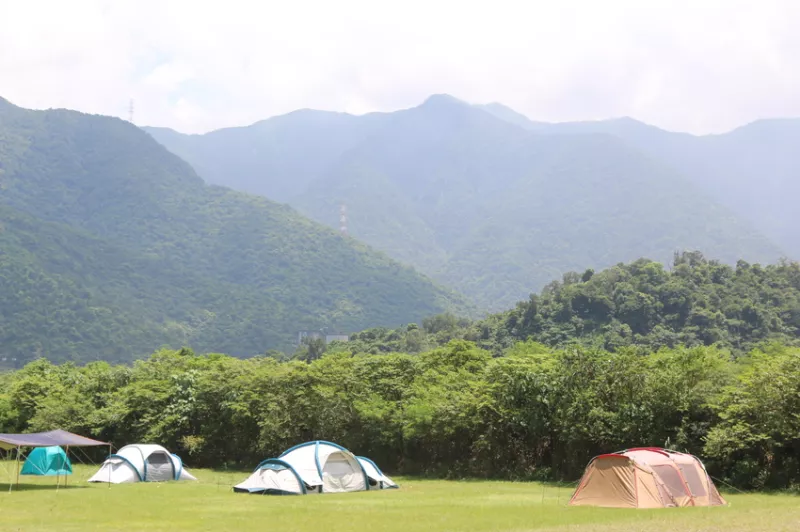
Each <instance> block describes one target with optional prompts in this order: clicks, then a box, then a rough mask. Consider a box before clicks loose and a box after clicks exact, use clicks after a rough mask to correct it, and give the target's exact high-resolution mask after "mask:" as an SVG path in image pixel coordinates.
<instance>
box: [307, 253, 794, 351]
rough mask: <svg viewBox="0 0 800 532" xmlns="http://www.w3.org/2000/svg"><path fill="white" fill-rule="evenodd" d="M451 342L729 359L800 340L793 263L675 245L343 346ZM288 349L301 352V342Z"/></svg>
mask: <svg viewBox="0 0 800 532" xmlns="http://www.w3.org/2000/svg"><path fill="white" fill-rule="evenodd" d="M453 339H463V340H468V341H471V342H474V343H476V344H477V345H478V346H480V347H482V348H483V349H486V350H488V351H490V352H491V353H493V354H494V355H495V356H498V355H500V354H502V353H503V352H504V351H505V350H506V349H508V348H509V347H511V346H512V345H513V344H514V343H516V342H519V341H525V340H529V339H534V340H536V341H538V342H540V343H542V344H545V345H548V346H551V347H556V348H565V347H568V346H573V345H581V346H584V347H589V348H593V349H602V350H606V351H616V350H619V349H623V348H629V347H644V348H647V349H649V350H651V351H657V350H659V349H661V348H664V347H666V348H675V347H678V346H689V347H694V346H702V345H706V346H710V345H717V346H720V347H723V348H725V349H728V350H730V351H731V352H732V353H733V354H734V355H736V356H740V355H743V354H745V353H748V352H749V351H751V350H752V349H754V348H757V347H758V346H759V345H761V344H763V343H764V342H780V343H782V344H785V345H800V342H799V340H800V264H798V263H797V262H789V261H781V262H779V263H777V264H771V265H767V266H762V265H759V264H749V263H747V262H745V261H739V262H738V263H737V264H736V265H735V266H730V265H727V264H722V263H720V262H718V261H715V260H708V259H706V258H705V257H704V256H703V255H702V254H701V253H699V252H684V253H678V254H676V255H675V257H674V260H673V263H672V264H671V266H670V267H669V268H667V267H665V266H664V265H663V264H661V263H659V262H654V261H651V260H648V259H639V260H637V261H634V262H631V263H629V264H618V265H616V266H613V267H611V268H608V269H606V270H603V271H601V272H597V273H595V272H594V271H593V270H591V269H589V270H586V271H584V272H583V273H578V272H568V273H566V274H564V275H563V278H562V279H561V280H558V281H553V282H551V283H550V284H548V285H547V286H546V287H545V288H544V289H543V290H542V292H541V293H539V294H533V295H531V296H530V298H529V299H528V300H526V301H522V302H520V303H518V304H517V305H516V306H515V307H514V308H512V309H510V310H508V311H506V312H501V313H498V314H493V315H491V316H488V317H486V318H485V319H482V320H478V321H470V320H466V319H461V318H458V317H456V316H454V315H448V314H442V315H438V316H432V317H429V318H427V319H425V320H423V321H422V323H421V324H420V325H417V324H410V325H408V326H406V327H402V328H398V329H386V328H373V329H368V330H365V331H362V332H359V333H356V334H354V335H352V337H351V342H350V343H349V344H348V346H347V347H342V348H345V349H349V350H354V351H355V352H368V353H385V352H392V351H402V352H410V353H419V352H422V351H425V350H428V349H432V348H434V347H437V346H441V345H444V344H446V343H447V342H449V341H451V340H453ZM333 348H334V349H336V348H338V347H337V346H333ZM312 351H313V350H312ZM316 352H317V353H318V352H319V350H317V351H316ZM312 354H313V353H312ZM295 355H296V356H300V357H301V358H302V357H306V356H307V353H305V350H304V347H303V346H301V349H299V350H298V352H297V353H295Z"/></svg>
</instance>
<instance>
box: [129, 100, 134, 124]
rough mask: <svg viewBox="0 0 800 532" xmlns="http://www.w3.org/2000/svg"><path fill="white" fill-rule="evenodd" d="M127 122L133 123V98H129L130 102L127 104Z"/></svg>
mask: <svg viewBox="0 0 800 532" xmlns="http://www.w3.org/2000/svg"><path fill="white" fill-rule="evenodd" d="M128 122H130V123H131V124H133V98H131V102H130V104H129V105H128Z"/></svg>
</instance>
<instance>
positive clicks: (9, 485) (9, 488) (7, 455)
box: [4, 449, 14, 493]
mask: <svg viewBox="0 0 800 532" xmlns="http://www.w3.org/2000/svg"><path fill="white" fill-rule="evenodd" d="M10 452H11V449H9V450H8V451H6V459H8V457H9V453H10ZM4 469H5V467H4ZM6 471H8V469H6ZM11 480H12V478H11V471H8V492H9V493H11V486H13V484H14V483H13V482H11Z"/></svg>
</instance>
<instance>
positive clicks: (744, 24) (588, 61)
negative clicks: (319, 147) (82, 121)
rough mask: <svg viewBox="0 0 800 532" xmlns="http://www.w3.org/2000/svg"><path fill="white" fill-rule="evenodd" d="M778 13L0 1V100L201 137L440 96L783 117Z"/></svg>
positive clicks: (594, 112)
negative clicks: (301, 114) (125, 119)
mask: <svg viewBox="0 0 800 532" xmlns="http://www.w3.org/2000/svg"><path fill="white" fill-rule="evenodd" d="M798 22H800V2H796V1H795V0H763V1H761V0H759V1H757V0H751V1H744V0H724V1H723V0H706V1H703V0H648V1H641V0H605V1H602V2H601V1H597V0H585V1H580V0H560V1H559V2H553V1H549V0H547V1H533V0H527V1H526V0H519V1H508V0H493V1H491V2H488V1H479V2H478V1H476V2H472V3H468V2H463V1H462V2H455V1H450V0H426V1H422V0H406V1H403V2H375V1H358V0H339V1H337V2H326V1H324V0H318V1H301V0H296V1H294V2H277V1H275V0H270V1H264V2H260V1H250V2H245V1H240V0H227V1H226V2H214V3H208V4H205V3H201V2H196V1H192V2H189V1H181V0H173V1H169V0H162V1H158V2H157V1H155V0H140V1H130V2H128V1H111V0H107V1H101V0H79V1H76V2H62V1H60V0H51V1H45V0H28V1H26V2H6V1H3V2H0V95H2V96H4V97H6V98H8V99H10V100H11V101H13V102H15V103H17V104H19V105H22V106H27V107H34V108H45V107H70V108H75V109H79V110H82V111H87V112H93V113H103V114H111V115H116V116H125V115H126V112H127V106H128V101H129V98H134V99H135V101H136V122H137V123H141V124H150V125H163V126H169V127H174V128H176V129H179V130H182V131H193V132H196V131H205V130H209V129H213V128H217V127H223V126H229V125H240V124H246V123H250V122H253V121H256V120H259V119H262V118H265V117H268V116H272V115H275V114H280V113H285V112H288V111H291V110H294V109H297V108H306V107H311V108H319V109H329V110H338V111H349V112H364V111H371V110H394V109H398V108H403V107H410V106H413V105H416V104H417V103H419V102H420V101H421V100H422V99H424V98H425V97H426V96H428V95H429V94H431V93H441V92H446V93H450V94H453V95H455V96H458V97H460V98H463V99H465V100H468V101H473V102H488V101H500V102H503V103H506V104H508V105H510V106H511V107H514V108H516V109H517V110H519V111H521V112H523V113H525V114H527V115H528V116H530V117H531V118H534V119H539V120H552V121H559V120H576V119H596V118H605V117H610V116H621V115H631V116H635V117H637V118H639V119H642V120H645V121H647V122H650V123H655V124H658V125H661V126H663V127H667V128H671V129H678V130H690V131H694V132H710V131H720V130H725V129H729V128H732V127H735V126H737V125H739V124H741V123H744V122H747V121H751V120H754V119H757V118H761V117H769V116H797V115H800V54H797V50H798V49H800V48H798V46H800V38H798V36H797V32H796V31H795V29H796V27H797V24H798Z"/></svg>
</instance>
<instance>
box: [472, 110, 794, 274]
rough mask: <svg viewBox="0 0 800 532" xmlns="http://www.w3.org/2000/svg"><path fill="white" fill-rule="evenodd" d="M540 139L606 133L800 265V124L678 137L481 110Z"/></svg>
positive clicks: (615, 123) (611, 123)
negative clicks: (799, 202)
mask: <svg viewBox="0 0 800 532" xmlns="http://www.w3.org/2000/svg"><path fill="white" fill-rule="evenodd" d="M482 108H483V109H485V110H488V111H490V112H492V113H493V114H494V115H495V116H498V117H500V118H503V119H504V120H506V121H508V122H510V123H513V124H516V125H519V126H522V127H525V128H526V129H528V130H530V131H535V132H537V133H540V134H562V135H569V136H573V135H575V134H587V133H603V134H609V135H613V136H615V137H617V138H619V139H622V140H624V141H625V142H626V143H628V144H629V145H630V146H633V147H636V148H637V149H639V150H641V151H642V152H643V153H646V154H648V155H650V156H651V157H653V158H655V159H657V160H659V161H661V162H662V163H663V164H666V165H669V166H670V167H672V168H673V169H675V170H677V171H679V172H680V173H681V174H682V175H683V176H685V177H686V178H687V179H689V180H690V181H691V182H692V183H694V184H695V185H697V186H698V187H699V188H701V189H702V190H704V191H705V192H706V193H707V194H709V196H710V197H712V198H713V199H714V200H716V201H719V202H721V203H722V204H723V205H726V206H727V207H729V208H730V209H732V210H733V211H734V212H735V213H737V214H738V215H740V216H741V217H742V218H744V219H746V220H748V221H749V222H750V223H751V224H752V225H753V226H754V227H756V228H758V229H759V230H760V231H762V232H763V233H764V234H766V235H767V236H768V237H769V238H770V239H772V240H773V241H774V242H776V243H777V244H778V246H780V247H781V248H782V249H783V250H785V251H786V253H787V254H789V256H791V257H792V258H798V257H800V233H798V231H797V226H798V224H800V214H798V211H797V209H796V208H795V205H794V198H795V197H797V196H798V195H800V151H798V149H797V146H798V145H800V119H774V120H759V121H756V122H753V123H751V124H747V125H745V126H742V127H740V128H737V129H735V130H734V131H731V132H729V133H725V134H719V135H703V136H695V135H689V134H686V133H673V132H670V131H665V130H663V129H659V128H657V127H654V126H650V125H647V124H644V123H642V122H639V121H636V120H633V119H631V118H619V119H613V120H600V121H596V122H567V123H561V124H547V123H543V122H534V121H531V120H528V119H527V118H525V117H524V116H523V115H521V114H519V113H516V112H515V111H513V110H511V109H509V108H508V107H505V106H502V105H499V104H494V105H493V106H490V107H488V108H487V107H485V106H484V107H482Z"/></svg>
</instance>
